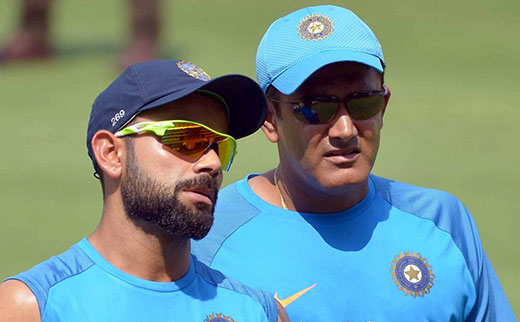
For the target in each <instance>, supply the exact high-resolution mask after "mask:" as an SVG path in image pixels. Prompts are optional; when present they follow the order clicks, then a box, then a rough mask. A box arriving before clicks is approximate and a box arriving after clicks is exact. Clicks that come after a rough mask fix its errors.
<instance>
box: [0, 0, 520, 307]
mask: <svg viewBox="0 0 520 322" xmlns="http://www.w3.org/2000/svg"><path fill="white" fill-rule="evenodd" d="M317 3H319V2H316V1H313V2H309V1H301V0H300V1H274V0H264V1H243V0H219V1H216V0H213V1H211V0H190V1H186V0H185V1H164V2H163V3H162V10H161V13H162V18H163V25H162V33H161V44H162V52H163V57H164V58H172V59H179V58H182V59H187V60H190V61H191V62H193V63H195V64H197V65H199V66H201V67H202V68H203V69H204V70H205V71H206V72H208V73H209V74H210V75H212V76H218V75H222V74H226V73H242V74H246V75H248V76H250V77H253V78H255V54H256V47H257V44H258V42H259V41H260V39H261V37H262V35H263V33H264V32H265V30H266V28H267V27H268V25H269V24H270V23H271V22H272V21H273V20H275V19H277V18H278V17H280V16H282V15H285V14H287V13H289V12H290V11H293V10H295V9H298V8H300V7H303V6H306V5H310V4H317ZM329 3H331V4H337V5H341V6H344V7H348V8H350V9H352V10H353V11H354V12H356V13H357V14H358V15H359V16H360V17H361V18H362V19H363V20H365V22H367V23H368V24H369V25H370V26H371V27H372V29H373V30H374V32H375V33H376V35H377V36H378V37H379V40H380V41H381V43H382V46H383V50H384V53H385V58H386V62H387V73H386V83H387V84H388V85H389V86H390V88H391V90H392V99H391V101H390V105H389V109H388V110H387V114H386V116H385V122H384V129H383V134H382V137H383V138H382V144H381V149H380V153H379V156H378V161H377V163H376V167H375V169H374V173H376V174H378V175H381V176H385V177H389V178H392V179H396V180H400V181H405V182H408V183H412V184H416V185H421V186H426V187H433V188H439V189H442V190H446V191H449V192H451V193H452V194H454V195H456V196H457V197H459V198H460V199H461V200H462V201H463V202H464V204H465V205H466V206H467V207H468V208H469V209H470V211H471V212H472V213H473V216H474V218H475V220H476V222H477V225H478V227H479V230H480V234H481V237H482V241H483V244H484V247H485V249H486V251H487V254H488V255H489V257H490V258H491V261H492V263H493V266H494V268H495V270H496V271H497V274H498V276H499V278H500V281H501V283H502V286H503V287H504V289H505V291H506V294H507V296H508V298H509V301H510V302H511V305H512V306H513V309H514V310H515V314H516V315H517V316H519V315H520V306H519V303H520V279H519V278H518V273H519V271H520V270H519V268H518V267H519V265H520V247H519V245H520V233H519V232H518V231H517V229H519V228H520V203H519V202H518V201H519V193H520V170H519V165H520V153H519V152H518V147H519V143H518V140H519V139H520V129H519V125H520V121H519V120H520V106H519V98H520V94H519V87H520V76H519V74H520V73H519V70H520V69H519V67H518V64H519V57H520V45H519V41H518V40H519V39H520V19H519V17H520V1H517V0H494V1H489V0H457V1H453V0H439V1H417V0H403V1H330V2H329ZM18 5H19V1H17V0H2V1H0V41H1V42H4V41H5V40H6V39H7V38H8V37H9V35H10V34H11V33H12V32H14V31H15V29H16V26H17V18H18V16H19V12H18V11H19V7H18ZM54 9H55V10H54V11H53V17H52V18H53V19H52V33H53V36H54V43H55V45H56V50H57V56H56V57H55V58H54V59H52V60H49V61H45V62H30V63H16V64H9V65H0V111H1V115H2V133H1V138H0V142H1V149H0V155H1V161H0V279H3V278H5V277H7V276H9V275H12V274H15V273H17V272H19V271H22V270H26V269H28V268H30V267H31V266H33V265H34V264H36V263H38V262H40V261H43V260H45V259H47V258H48V257H50V256H52V255H54V254H58V253H60V252H62V251H64V250H66V249H67V248H68V247H69V246H70V245H72V244H73V243H75V242H77V241H78V240H79V239H80V238H82V237H83V236H85V235H89V234H90V233H91V232H92V231H93V230H94V228H95V227H96V224H97V223H98V221H99V219H100V216H101V209H102V196H101V189H100V186H99V183H98V181H97V180H96V179H94V177H93V176H92V173H93V170H92V167H91V163H90V160H89V158H88V156H87V151H86V147H85V136H86V127H87V122H88V116H89V113H90V107H91V104H92V102H93V100H94V98H95V97H96V96H97V94H99V93H100V92H101V91H102V90H103V89H104V88H105V87H106V86H107V85H108V84H109V83H110V82H111V81H112V80H113V79H114V78H115V77H116V76H117V75H118V72H117V69H116V68H115V66H114V62H115V58H116V56H117V54H118V53H119V51H120V50H121V49H122V48H123V47H124V46H125V45H126V44H127V41H128V19H127V18H128V1H124V0H117V1H103V0H66V1H65V0H56V2H55V6H54ZM276 164H277V154H276V149H275V146H274V145H272V144H269V143H268V142H267V140H266V139H265V138H264V137H263V135H262V134H261V133H256V134H255V135H253V136H252V137H250V138H247V139H242V140H240V141H239V155H238V157H237V159H236V162H235V163H234V164H233V167H232V168H231V171H230V172H229V173H227V174H226V179H225V182H224V184H225V185H227V184H229V183H230V182H233V181H235V180H238V179H239V178H241V177H243V176H244V175H245V174H247V173H250V172H262V171H265V170H268V169H270V168H273V167H274V166H275V165H276ZM389 268H390V263H389ZM453 287H457V285H453Z"/></svg>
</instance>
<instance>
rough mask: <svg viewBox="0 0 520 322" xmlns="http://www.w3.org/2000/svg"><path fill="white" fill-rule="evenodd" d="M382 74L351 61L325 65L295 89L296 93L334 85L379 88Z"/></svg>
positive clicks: (358, 88) (354, 88)
mask: <svg viewBox="0 0 520 322" xmlns="http://www.w3.org/2000/svg"><path fill="white" fill-rule="evenodd" d="M382 77H383V75H382V74H381V73H379V72H378V71H377V70H375V69H374V68H372V67H369V66H367V65H363V64H359V63H353V62H339V63H334V64H329V65H326V66H324V67H322V68H320V69H319V70H317V71H316V72H315V73H314V74H312V75H311V76H310V77H309V78H307V80H305V82H303V84H302V85H301V86H300V87H299V88H298V89H297V90H296V92H295V93H297V94H304V93H310V92H316V91H318V92H319V91H323V90H326V89H328V88H330V87H334V86H335V85H339V86H342V87H345V86H347V87H352V89H353V90H368V89H379V88H380V87H381V84H382Z"/></svg>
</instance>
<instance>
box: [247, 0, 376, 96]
mask: <svg viewBox="0 0 520 322" xmlns="http://www.w3.org/2000/svg"><path fill="white" fill-rule="evenodd" d="M341 61H350V62H358V63H361V64H365V65H368V66H370V67H373V68H375V69H376V70H378V71H379V72H381V73H382V72H383V71H384V68H385V62H384V57H383V50H382V49H381V45H380V44H379V41H378V40H377V38H376V36H375V35H374V33H373V32H372V30H371V29H370V28H369V27H368V25H367V24H365V23H364V22H363V21H362V20H361V19H359V17H358V16H356V15H355V14H354V13H353V12H351V11H350V10H347V9H345V8H341V7H337V6H331V5H323V6H315V7H307V8H303V9H300V10H298V11H295V12H292V13H290V14H288V15H287V16H285V17H282V18H280V19H278V20H276V21H275V22H273V23H272V24H271V26H269V28H268V29H267V31H266V33H265V35H264V37H263V38H262V40H261V41H260V45H259V46H258V51H257V53H256V74H257V78H258V83H259V84H260V86H261V87H262V89H263V90H264V92H265V91H266V90H267V87H268V86H269V85H273V86H274V87H275V88H276V89H277V90H279V91H280V92H282V93H284V94H286V95H289V94H291V93H293V92H294V91H295V90H296V89H297V88H298V87H299V86H300V85H301V84H302V83H303V82H304V81H305V80H306V79H307V78H308V77H309V76H310V75H312V74H313V73H314V72H315V71H317V70H318V69H320V68H322V67H323V66H325V65H328V64H332V63H335V62H341Z"/></svg>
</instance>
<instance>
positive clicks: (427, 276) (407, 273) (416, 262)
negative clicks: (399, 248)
mask: <svg viewBox="0 0 520 322" xmlns="http://www.w3.org/2000/svg"><path fill="white" fill-rule="evenodd" d="M390 273H391V274H392V279H393V281H394V283H395V284H396V285H397V288H398V289H400V290H401V291H403V292H404V293H405V295H411V296H413V297H414V298H416V297H417V296H420V297H423V296H424V294H426V293H430V289H431V288H432V286H433V279H434V277H435V275H434V274H433V270H432V267H431V265H430V264H428V261H427V260H426V258H424V257H422V256H421V255H420V254H419V253H412V252H407V253H401V254H399V255H397V256H395V259H394V261H393V262H392V269H391V271H390Z"/></svg>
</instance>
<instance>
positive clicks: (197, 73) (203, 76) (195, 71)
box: [177, 60, 211, 82]
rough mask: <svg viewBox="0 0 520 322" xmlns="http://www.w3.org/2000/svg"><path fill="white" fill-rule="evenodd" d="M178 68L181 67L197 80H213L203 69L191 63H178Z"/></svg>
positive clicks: (181, 61) (183, 61)
mask: <svg viewBox="0 0 520 322" xmlns="http://www.w3.org/2000/svg"><path fill="white" fill-rule="evenodd" d="M177 67H179V69H180V70H182V71H183V72H185V73H186V74H188V75H190V76H191V77H194V78H196V79H200V80H202V81H206V82H207V81H209V80H210V79H211V77H210V76H209V75H208V74H207V73H206V72H205V71H204V70H203V69H202V68H200V67H199V66H197V65H195V64H192V63H190V62H189V61H185V60H180V61H178V62H177Z"/></svg>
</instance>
